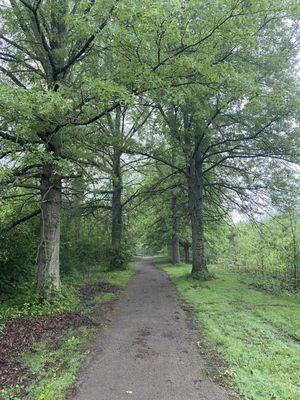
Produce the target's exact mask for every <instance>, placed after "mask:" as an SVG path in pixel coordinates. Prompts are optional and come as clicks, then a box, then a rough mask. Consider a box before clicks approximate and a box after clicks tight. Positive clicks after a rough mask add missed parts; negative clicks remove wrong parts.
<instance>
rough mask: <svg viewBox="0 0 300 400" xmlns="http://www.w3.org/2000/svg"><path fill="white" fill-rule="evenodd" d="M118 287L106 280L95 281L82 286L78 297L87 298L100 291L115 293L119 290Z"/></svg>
mask: <svg viewBox="0 0 300 400" xmlns="http://www.w3.org/2000/svg"><path fill="white" fill-rule="evenodd" d="M119 290H120V288H119V287H118V286H116V285H112V284H111V283H108V282H97V283H90V284H88V285H86V286H84V287H83V288H81V290H80V292H79V297H80V298H81V300H85V301H86V300H89V299H91V298H92V297H93V296H95V295H96V294H100V293H116V292H119Z"/></svg>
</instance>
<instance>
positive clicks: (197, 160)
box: [188, 150, 208, 276]
mask: <svg viewBox="0 0 300 400" xmlns="http://www.w3.org/2000/svg"><path fill="white" fill-rule="evenodd" d="M188 197H189V211H190V218H191V225H192V275H194V276H205V274H206V273H207V272H208V270H207V266H206V262H205V253H204V221H203V176H202V160H201V154H200V151H199V150H197V151H195V155H194V157H193V159H192V161H191V164H190V166H189V169H188Z"/></svg>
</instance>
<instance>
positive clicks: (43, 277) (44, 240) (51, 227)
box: [37, 164, 61, 295]
mask: <svg viewBox="0 0 300 400" xmlns="http://www.w3.org/2000/svg"><path fill="white" fill-rule="evenodd" d="M41 187H42V189H41V194H42V202H41V221H40V245H39V249H38V255H37V265H38V282H37V291H38V292H39V293H42V294H43V295H46V294H47V292H48V290H49V289H51V286H53V287H55V288H59V286H60V271H59V247H60V207H61V178H60V177H57V176H56V174H55V171H54V167H53V165H51V164H45V165H44V167H43V172H42V178H41Z"/></svg>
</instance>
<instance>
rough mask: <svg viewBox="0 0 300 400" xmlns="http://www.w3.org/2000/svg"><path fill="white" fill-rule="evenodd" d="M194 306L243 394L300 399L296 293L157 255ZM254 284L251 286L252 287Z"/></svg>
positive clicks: (256, 398)
mask: <svg viewBox="0 0 300 400" xmlns="http://www.w3.org/2000/svg"><path fill="white" fill-rule="evenodd" d="M158 264H159V266H160V267H161V268H163V269H164V270H165V271H166V272H167V274H168V275H169V276H170V277H171V279H172V281H173V282H174V283H175V285H176V287H177V289H178V291H179V293H180V295H181V296H182V298H183V299H184V300H185V301H186V302H187V303H188V304H189V305H190V306H191V307H192V309H193V315H194V318H195V320H196V321H197V323H198V324H199V327H200V328H201V332H202V335H203V336H204V341H205V344H206V345H207V346H208V348H210V349H215V350H216V351H217V352H218V354H219V355H220V356H221V358H222V359H223V360H224V361H225V362H226V363H227V364H228V365H229V368H228V369H227V371H226V374H227V375H229V376H230V377H231V379H230V382H231V384H232V386H233V387H234V388H235V389H236V390H237V391H238V392H239V393H240V394H242V395H244V396H245V398H246V399H249V400H250V399H251V400H299V399H300V384H299V382H300V348H299V340H300V310H299V297H298V296H296V295H291V294H290V295H289V294H288V293H278V294H270V293H267V292H265V291H259V290H256V289H254V288H253V286H252V285H253V284H255V283H258V278H255V277H251V276H249V275H246V274H242V275H241V274H235V273H232V272H227V271H224V270H221V269H213V272H214V273H215V275H216V279H214V280H210V281H205V282H201V281H197V280H193V279H191V278H190V277H189V275H188V274H189V272H190V268H191V267H190V266H187V265H184V264H182V265H179V266H172V265H170V264H168V263H166V261H164V260H158ZM251 286H252V287H251Z"/></svg>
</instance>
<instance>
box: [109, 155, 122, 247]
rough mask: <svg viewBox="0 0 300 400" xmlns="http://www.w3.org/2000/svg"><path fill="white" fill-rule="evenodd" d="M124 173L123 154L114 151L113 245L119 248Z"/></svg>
mask: <svg viewBox="0 0 300 400" xmlns="http://www.w3.org/2000/svg"><path fill="white" fill-rule="evenodd" d="M122 190H123V185H122V171H121V152H120V151H119V150H114V155H113V194H112V209H111V213H112V229H111V243H112V245H113V246H119V245H120V244H121V242H122Z"/></svg>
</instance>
